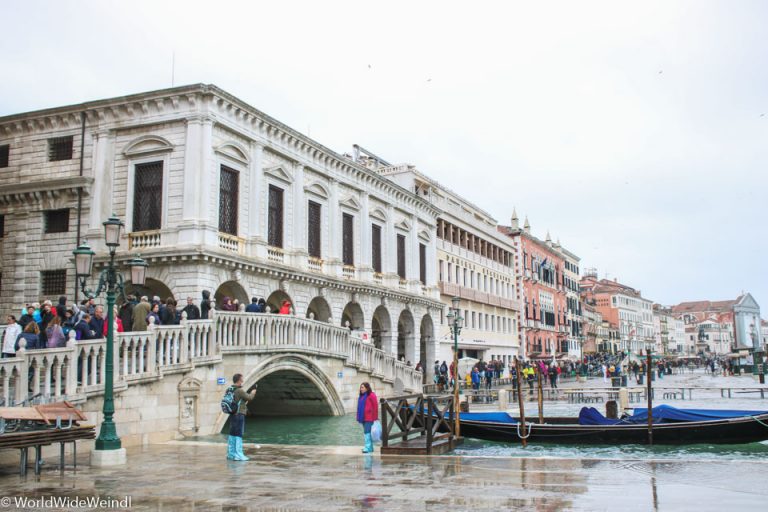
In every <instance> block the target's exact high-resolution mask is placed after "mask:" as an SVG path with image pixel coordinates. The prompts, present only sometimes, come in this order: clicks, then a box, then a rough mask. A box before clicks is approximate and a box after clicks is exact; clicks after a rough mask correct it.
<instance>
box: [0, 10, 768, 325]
mask: <svg viewBox="0 0 768 512" xmlns="http://www.w3.org/2000/svg"><path fill="white" fill-rule="evenodd" d="M534 4H535V5H534ZM766 15H768V2H761V1H752V2H751V1H728V2H726V1H721V2H709V1H704V0H696V1H690V2H674V1H671V0H666V1H660V2H655V1H648V0H644V1H643V2H633V3H629V2H619V1H609V2H583V1H580V2H575V1H569V2H562V3H560V2H526V3H523V2H520V3H515V2H510V1H507V2H499V3H497V4H496V3H494V4H492V3H490V2H460V3H455V4H453V3H450V2H446V1H441V2H434V3H432V2H423V1H419V2H414V1H410V2H397V1H387V2H375V3H374V2H366V1H360V0H358V1H354V2H331V1H312V2H301V3H298V2H288V1H284V2H256V1H252V2H243V3H235V2H226V1H221V0H220V1H218V2H194V1H189V0H187V1H184V2H170V1H162V2H159V1H151V2H144V1H136V0H132V1H130V2H115V1H100V2H85V1H61V0H59V1H56V2H53V1H48V2H41V1H33V0H32V1H31V0H25V1H15V2H14V1H3V2H2V3H0V19H3V32H2V35H1V36H0V55H2V58H1V60H2V64H3V65H2V70H3V72H2V80H0V115H6V114H13V113H18V112H24V111H29V110H34V109H40V108H45V107H54V106H60V105H65V104H70V103H77V102H82V101H88V100H95V99H101V98H107V97H112V96H117V95H123V94H130V93H138V92H143V91H147V90H152V89H159V88H165V87H169V86H170V85H171V80H172V61H173V56H174V54H175V72H173V80H174V82H175V85H183V84H190V83H197V82H206V83H214V84H216V85H218V86H219V87H221V88H223V89H225V90H227V91H228V92H230V93H232V94H234V95H235V96H237V97H239V98H241V99H243V100H244V101H246V102H248V103H250V104H251V105H253V106H254V107H256V108H258V109H260V110H262V111H264V112H266V113H268V114H270V115H272V116H274V117H276V118H277V119H279V120H281V121H283V122H285V123H286V124H288V125H290V126H292V127H293V128H295V129H297V130H299V131H301V132H303V133H308V134H309V135H310V136H311V137H313V138H314V139H316V140H318V141H319V142H320V143H322V144H324V145H326V146H328V147H331V148H333V149H335V150H337V151H339V152H345V151H349V150H351V146H352V144H354V143H357V144H360V145H362V146H364V147H366V148H368V149H370V150H371V151H373V152H375V153H377V154H379V155H380V156H381V157H383V158H385V159H387V160H389V161H390V162H393V163H394V162H397V163H399V162H409V163H412V164H415V165H417V166H418V168H419V169H420V170H421V171H422V172H424V173H426V174H428V175H429V176H431V177H433V178H435V179H437V180H439V181H440V182H442V183H444V184H445V185H446V186H448V187H449V188H451V189H454V190H459V191H462V192H463V193H465V194H466V197H467V198H468V199H469V200H470V201H472V202H474V203H475V204H477V205H479V206H481V207H482V208H484V209H485V210H486V211H488V212H490V213H491V214H493V215H494V216H495V217H496V219H497V220H498V221H499V222H500V223H503V224H507V223H509V218H510V214H511V212H512V207H513V206H516V207H517V211H518V213H519V214H520V216H521V219H522V218H523V217H524V216H525V215H528V217H529V220H530V222H531V226H532V229H533V232H534V234H535V235H537V236H539V237H541V238H543V237H544V236H545V234H546V231H547V230H549V231H550V232H551V234H552V236H553V238H558V237H559V238H560V240H561V242H562V244H563V245H564V246H565V247H567V248H568V249H570V250H571V251H572V252H574V253H576V254H577V255H579V256H580V257H581V258H582V265H581V266H582V268H587V267H597V268H598V270H599V273H600V277H604V276H605V275H606V273H607V274H608V276H609V277H610V278H614V277H617V278H618V279H619V280H620V281H623V282H625V283H626V284H629V285H631V286H634V287H636V288H639V289H641V290H642V292H643V295H644V296H646V297H648V298H650V299H652V300H655V301H657V302H661V303H664V304H674V303H677V302H680V301H684V300H699V299H714V300H716V299H727V298H735V297H736V296H737V295H738V294H739V293H741V291H742V290H747V291H751V292H752V294H753V295H754V296H755V298H756V299H757V301H758V302H759V303H761V304H762V306H763V316H764V317H765V316H768V315H767V314H766V311H768V282H767V279H766V276H767V275H768V273H767V272H766V270H765V269H766V255H768V232H767V231H766V220H767V219H768V174H767V173H766V156H768V144H766V136H767V135H768V44H767V43H768V37H767V36H766V34H767V32H766V21H768V17H767V16H766Z"/></svg>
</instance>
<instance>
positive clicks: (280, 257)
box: [267, 247, 285, 264]
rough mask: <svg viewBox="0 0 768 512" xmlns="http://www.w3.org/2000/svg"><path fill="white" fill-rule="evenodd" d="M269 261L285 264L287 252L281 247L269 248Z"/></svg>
mask: <svg viewBox="0 0 768 512" xmlns="http://www.w3.org/2000/svg"><path fill="white" fill-rule="evenodd" d="M267 259H268V260H269V261H272V262H274V263H282V264H285V251H283V250H282V249H281V248H279V247H267Z"/></svg>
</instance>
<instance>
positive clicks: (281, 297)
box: [267, 290, 295, 313]
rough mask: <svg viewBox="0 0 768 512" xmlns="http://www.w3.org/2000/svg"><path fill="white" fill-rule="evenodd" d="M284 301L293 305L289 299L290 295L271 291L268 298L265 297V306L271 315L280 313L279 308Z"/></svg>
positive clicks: (280, 291)
mask: <svg viewBox="0 0 768 512" xmlns="http://www.w3.org/2000/svg"><path fill="white" fill-rule="evenodd" d="M286 300H287V301H288V302H290V303H291V305H292V306H293V305H294V304H293V299H291V297H290V295H288V294H287V293H285V292H284V291H283V290H275V291H273V292H272V293H270V294H269V297H267V306H268V307H269V311H270V312H271V313H277V312H278V311H280V306H282V305H283V301H286ZM294 307H295V306H294Z"/></svg>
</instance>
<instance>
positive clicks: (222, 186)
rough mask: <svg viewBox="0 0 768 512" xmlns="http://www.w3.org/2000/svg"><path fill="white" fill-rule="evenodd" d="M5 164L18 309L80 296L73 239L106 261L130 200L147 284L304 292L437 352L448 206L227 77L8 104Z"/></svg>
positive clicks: (3, 285) (299, 309)
mask: <svg viewBox="0 0 768 512" xmlns="http://www.w3.org/2000/svg"><path fill="white" fill-rule="evenodd" d="M0 167H3V168H0V173H2V176H3V180H2V182H0V224H1V225H2V228H3V230H2V238H1V239H0V257H2V261H3V266H2V275H1V278H2V280H1V281H0V310H2V312H3V313H10V312H16V311H19V310H20V308H21V306H22V305H23V304H25V303H30V302H35V301H39V300H40V299H45V298H50V299H54V301H55V298H56V297H58V296H59V295H67V296H69V297H70V298H71V297H72V296H73V294H74V288H75V283H74V270H73V264H72V255H71V252H72V249H73V248H74V247H75V246H76V244H77V242H78V240H79V239H86V240H87V241H88V242H89V244H90V245H91V247H93V248H94V250H96V252H97V264H99V263H101V264H103V262H104V261H105V254H106V249H105V247H104V246H103V243H102V241H101V240H102V228H101V223H102V222H103V221H104V220H105V219H106V218H107V217H108V216H109V215H110V214H112V213H113V212H114V213H115V214H117V216H118V217H120V218H121V219H123V220H124V222H125V224H126V229H125V235H124V244H123V245H122V246H121V248H120V250H119V253H118V259H119V262H120V263H121V264H123V263H124V262H125V261H127V260H128V259H129V258H131V257H133V256H134V255H135V254H138V253H140V254H141V256H142V257H143V258H145V259H146V260H147V261H148V263H149V264H150V267H149V270H148V274H147V275H148V280H147V287H146V289H145V290H139V291H141V292H142V293H152V294H154V295H159V296H160V297H161V298H163V299H164V298H166V297H168V296H173V297H175V298H176V299H177V300H179V301H183V300H184V299H185V298H186V297H187V296H192V297H194V298H195V299H196V301H199V298H200V295H201V292H202V290H210V291H211V294H212V296H214V297H215V298H216V299H217V301H218V302H219V303H221V299H223V297H225V296H229V297H232V298H236V299H237V300H238V301H239V302H240V303H247V302H250V298H251V297H264V298H266V299H267V301H268V303H269V304H270V306H271V307H272V308H277V307H279V305H280V303H281V302H282V301H283V300H289V301H290V302H291V303H292V306H293V314H295V315H299V316H312V317H314V318H315V319H319V320H323V321H328V322H330V323H332V324H335V325H349V327H350V328H352V329H354V330H358V331H360V335H361V336H362V337H363V338H364V339H369V340H371V341H372V342H373V343H375V345H376V346H378V347H381V348H383V349H384V350H385V351H387V352H388V353H393V354H395V353H396V354H398V356H399V357H401V358H404V359H407V360H410V361H417V360H418V359H419V354H420V352H422V353H425V354H427V358H428V359H431V358H433V357H435V355H436V353H437V350H438V348H437V341H436V335H435V322H436V319H439V315H440V310H441V308H442V306H441V304H440V302H439V291H438V288H437V269H436V261H437V253H436V249H437V245H436V241H437V240H436V222H437V218H438V215H439V214H440V211H439V210H438V208H437V207H436V206H435V205H433V204H430V202H429V201H428V200H427V199H425V198H422V197H419V196H418V195H416V194H414V193H413V191H412V190H407V189H405V188H403V187H401V186H398V185H397V184H395V183H394V182H392V181H390V180H388V179H386V178H384V177H382V176H380V175H379V174H377V173H375V172H372V171H371V170H369V169H366V168H365V167H363V166H361V165H358V164H356V163H355V162H353V161H351V160H350V159H348V158H345V157H344V156H342V155H339V154H337V153H335V152H333V151H331V150H329V149H328V148H326V147H324V146H322V145H321V144H319V143H318V142H316V141H314V140H312V139H310V138H308V137H306V136H305V135H302V134H301V133H299V132H297V131H296V130H293V129H291V128H289V127H288V126H285V125H284V124H282V123H281V122H279V121H277V120H276V119H273V118H271V117H270V116H268V115H266V114H264V113H263V112H260V111H259V110H257V109H255V108H253V107H251V106H250V105H248V104H246V103H244V102H243V101H241V100H239V99H238V98H236V97H234V96H232V95H231V94H229V93H227V92H225V91H223V90H221V89H219V88H217V87H215V86H213V85H204V84H198V85H192V86H185V87H177V88H173V89H166V90H160V91H153V92H146V93H141V94H135V95H131V96H126V97H120V98H113V99H107V100H99V101H93V102H88V103H84V104H79V105H71V106H64V107H57V108H51V109H47V110H41V111H37V112H29V113H23V114H16V115H10V116H6V117H2V118H0ZM78 197H81V198H82V204H81V207H78ZM181 304H182V305H183V302H181Z"/></svg>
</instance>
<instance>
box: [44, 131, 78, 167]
mask: <svg viewBox="0 0 768 512" xmlns="http://www.w3.org/2000/svg"><path fill="white" fill-rule="evenodd" d="M73 140H74V137H73V136H72V135H69V136H68V137H54V138H52V139H48V160H49V161H50V162H56V161H59V160H72V141H73Z"/></svg>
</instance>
